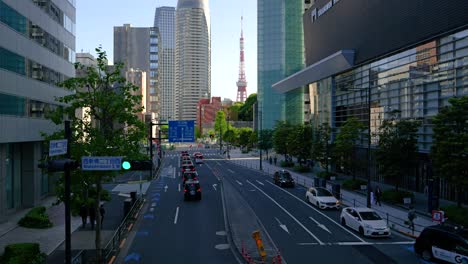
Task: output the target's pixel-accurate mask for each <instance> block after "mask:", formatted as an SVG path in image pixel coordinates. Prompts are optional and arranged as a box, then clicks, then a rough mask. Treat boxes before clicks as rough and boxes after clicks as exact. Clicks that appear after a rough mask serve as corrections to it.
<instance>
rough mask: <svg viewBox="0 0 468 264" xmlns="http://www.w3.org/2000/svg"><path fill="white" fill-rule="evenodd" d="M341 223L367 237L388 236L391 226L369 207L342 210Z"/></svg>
mask: <svg viewBox="0 0 468 264" xmlns="http://www.w3.org/2000/svg"><path fill="white" fill-rule="evenodd" d="M340 219H341V224H342V225H344V226H348V227H350V228H352V229H354V230H356V231H358V232H359V233H360V234H361V235H362V236H366V237H388V236H390V228H388V226H387V222H386V221H385V220H383V219H382V218H381V217H380V215H379V214H377V212H376V211H374V210H372V209H370V208H367V207H347V208H344V209H343V210H342V211H341V215H340Z"/></svg>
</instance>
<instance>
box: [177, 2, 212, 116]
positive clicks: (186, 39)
mask: <svg viewBox="0 0 468 264" xmlns="http://www.w3.org/2000/svg"><path fill="white" fill-rule="evenodd" d="M210 35H211V30H210V12H209V6H208V0H179V1H178V3H177V11H176V56H175V59H176V67H175V70H176V73H175V80H176V94H175V99H176V100H175V102H176V105H175V106H176V118H177V119H180V120H196V117H197V103H198V101H199V100H200V99H201V98H210V97H211V37H210Z"/></svg>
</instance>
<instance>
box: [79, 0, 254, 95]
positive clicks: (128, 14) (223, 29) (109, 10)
mask: <svg viewBox="0 0 468 264" xmlns="http://www.w3.org/2000/svg"><path fill="white" fill-rule="evenodd" d="M76 2H77V3H76V52H77V53H78V52H89V53H91V54H93V55H94V56H96V54H95V52H94V50H95V48H96V47H98V46H99V45H102V47H103V49H104V50H105V51H106V52H107V55H108V59H109V62H112V61H113V46H114V40H113V32H114V31H113V30H114V26H122V25H123V24H132V26H133V27H151V26H153V23H154V12H155V9H156V7H161V6H173V7H177V0H133V1H129V0H101V1H96V0H78V1H76ZM209 2H210V16H211V95H212V96H221V97H222V98H230V99H232V100H234V101H235V100H236V96H237V86H236V82H237V80H238V78H239V52H240V47H239V38H240V31H241V29H240V28H241V22H240V18H241V16H243V17H244V39H245V40H244V41H245V71H246V78H247V82H248V85H247V96H248V95H250V94H252V93H256V92H257V1H256V0H237V1H228V0H210V1H209Z"/></svg>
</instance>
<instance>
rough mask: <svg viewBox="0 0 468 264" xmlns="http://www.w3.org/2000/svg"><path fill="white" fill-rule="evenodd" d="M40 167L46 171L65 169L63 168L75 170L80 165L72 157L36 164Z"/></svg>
mask: <svg viewBox="0 0 468 264" xmlns="http://www.w3.org/2000/svg"><path fill="white" fill-rule="evenodd" d="M37 167H38V168H40V169H46V170H47V171H48V172H56V171H65V169H67V168H68V169H70V170H75V169H78V168H79V167H80V163H79V162H78V161H76V160H72V159H56V160H49V161H47V162H45V163H40V164H39V165H37Z"/></svg>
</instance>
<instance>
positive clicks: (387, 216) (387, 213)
mask: <svg viewBox="0 0 468 264" xmlns="http://www.w3.org/2000/svg"><path fill="white" fill-rule="evenodd" d="M387 226H388V213H387Z"/></svg>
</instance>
